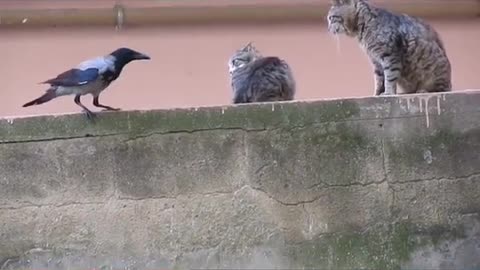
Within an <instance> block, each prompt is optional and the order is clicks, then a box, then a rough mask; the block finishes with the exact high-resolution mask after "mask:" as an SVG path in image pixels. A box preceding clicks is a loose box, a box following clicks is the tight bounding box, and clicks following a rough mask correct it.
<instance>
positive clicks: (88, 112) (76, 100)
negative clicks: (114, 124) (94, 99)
mask: <svg viewBox="0 0 480 270" xmlns="http://www.w3.org/2000/svg"><path fill="white" fill-rule="evenodd" d="M75 103H76V104H77V105H78V106H80V107H82V109H83V111H84V112H85V114H86V115H87V118H88V119H90V120H93V118H95V116H96V115H95V114H94V113H93V112H92V111H90V110H89V109H88V108H87V107H85V106H83V104H82V103H81V102H80V95H76V96H75Z"/></svg>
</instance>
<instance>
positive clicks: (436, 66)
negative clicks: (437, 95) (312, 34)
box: [327, 0, 452, 95]
mask: <svg viewBox="0 0 480 270" xmlns="http://www.w3.org/2000/svg"><path fill="white" fill-rule="evenodd" d="M327 20H328V31H329V32H330V33H332V34H334V35H338V34H346V35H347V36H350V37H356V38H357V39H358V41H359V43H360V45H361V47H362V48H363V49H364V50H365V51H366V53H367V55H368V57H369V58H370V60H371V62H372V65H373V69H374V74H375V75H374V78H375V95H382V94H386V95H392V94H397V84H398V85H399V86H400V88H401V90H403V91H401V90H400V91H398V93H399V94H402V93H404V94H409V93H420V92H447V91H451V88H452V83H451V67H450V61H449V60H448V57H447V54H446V52H445V47H444V45H443V42H442V40H441V39H440V36H439V34H438V33H437V32H436V31H435V29H433V27H432V26H430V25H429V24H427V23H426V22H424V21H423V20H421V19H419V18H415V17H411V16H408V15H405V14H394V13H392V12H389V11H387V10H385V9H382V8H378V7H375V6H373V5H372V4H371V3H369V2H368V1H367V0H334V1H332V7H331V8H330V10H329V12H328V16H327Z"/></svg>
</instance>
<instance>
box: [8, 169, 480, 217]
mask: <svg viewBox="0 0 480 270" xmlns="http://www.w3.org/2000/svg"><path fill="white" fill-rule="evenodd" d="M475 177H480V173H474V174H470V175H467V176H462V177H456V178H430V179H416V180H411V181H407V182H389V181H387V180H386V179H383V180H382V181H380V182H368V183H351V184H338V185H328V186H324V187H323V188H322V189H329V188H349V187H356V186H358V187H368V186H378V185H382V184H385V183H387V184H388V189H389V190H391V191H392V202H391V206H390V209H391V211H393V209H394V207H395V192H396V191H395V189H394V187H393V186H391V185H392V184H393V185H399V184H400V185H404V184H408V183H418V182H429V181H467V180H471V178H475ZM245 188H249V189H251V190H254V191H257V192H260V193H262V194H264V195H265V196H267V197H268V198H269V199H271V200H274V201H275V202H277V203H279V204H281V205H283V206H302V205H305V204H310V203H314V202H315V201H317V200H319V199H320V198H321V197H322V196H323V195H324V194H319V195H317V196H314V197H313V198H311V199H309V200H300V201H295V202H285V201H283V200H281V199H278V198H275V197H274V196H272V195H271V194H269V193H268V192H267V191H265V190H263V189H261V188H259V187H254V186H251V185H250V184H246V185H243V186H242V187H240V188H238V189H236V190H233V191H213V192H204V193H202V192H199V193H185V194H176V195H174V196H150V197H143V198H134V197H122V196H119V195H116V193H113V194H111V195H109V196H108V197H107V199H106V200H104V201H95V202H65V203H46V204H35V203H32V202H22V203H26V204H27V205H19V206H0V210H18V209H23V208H32V207H34V208H41V207H67V206H72V205H105V204H107V203H109V202H111V201H112V200H116V201H144V200H161V199H169V200H177V199H180V198H181V197H185V196H211V195H229V194H233V195H234V196H235V194H236V193H238V192H239V191H241V190H242V189H245Z"/></svg>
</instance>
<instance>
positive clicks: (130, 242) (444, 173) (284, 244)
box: [0, 92, 480, 269]
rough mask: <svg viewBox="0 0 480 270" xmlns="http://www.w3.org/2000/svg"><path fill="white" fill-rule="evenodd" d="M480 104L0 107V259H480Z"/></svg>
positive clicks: (343, 263)
mask: <svg viewBox="0 0 480 270" xmlns="http://www.w3.org/2000/svg"><path fill="white" fill-rule="evenodd" d="M479 119H480V92H457V93H455V94H442V95H432V96H426V95H412V96H405V97H371V98H362V99H344V100H326V101H312V102H292V103H278V104H259V105H243V106H229V107H225V108H221V107H210V108H198V109H191V110H188V109H184V110H164V111H133V112H118V113H105V114H102V115H100V117H99V119H98V121H97V123H96V124H90V123H88V122H87V121H86V119H85V118H84V117H83V116H82V115H64V116H57V117H53V116H45V117H32V118H19V119H13V120H11V119H3V120H1V121H0V224H1V225H0V263H1V264H3V267H4V268H5V269H9V268H13V269H15V268H20V267H26V268H35V267H36V269H38V267H42V269H45V267H50V268H51V269H55V268H58V269H65V268H66V267H70V268H69V269H77V268H75V267H78V269H80V268H81V269H85V268H84V267H93V266H95V267H102V266H113V267H114V268H115V269H120V268H119V267H122V268H124V267H136V269H158V267H172V268H173V267H176V269H184V268H187V267H188V268H193V267H196V268H206V267H246V268H253V267H255V268H262V267H263V268H266V267H269V268H272V267H278V268H283V269H285V268H301V267H309V268H312V267H316V268H330V269H334V268H336V269H338V268H353V267H356V268H357V269H358V268H361V267H363V268H367V267H368V268H371V269H372V268H375V269H400V268H423V269H425V268H437V269H447V268H449V269H453V268H454V269H478V268H479V267H480V218H479V212H480V120H479ZM82 267H83V268H82ZM475 267H476V268H475ZM104 269H109V268H108V267H107V268H104Z"/></svg>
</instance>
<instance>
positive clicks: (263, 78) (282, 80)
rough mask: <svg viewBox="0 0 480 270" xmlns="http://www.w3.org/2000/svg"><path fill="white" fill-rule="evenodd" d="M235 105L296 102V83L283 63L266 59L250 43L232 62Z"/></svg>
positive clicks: (230, 65) (231, 73) (273, 58)
mask: <svg viewBox="0 0 480 270" xmlns="http://www.w3.org/2000/svg"><path fill="white" fill-rule="evenodd" d="M228 67H229V72H230V79H231V86H232V90H233V103H234V104H238V103H253V102H273V101H285V100H293V99H294V95H295V80H294V78H293V74H292V71H291V69H290V67H289V65H288V64H287V63H286V62H285V61H284V60H282V59H280V58H278V57H275V56H270V57H263V56H262V55H261V54H260V52H259V51H258V50H257V49H256V48H255V46H254V45H253V44H252V43H251V42H250V43H248V44H247V45H246V46H244V47H243V48H241V49H239V50H237V51H236V52H235V53H234V54H233V55H232V56H231V57H230V59H229V61H228Z"/></svg>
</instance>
